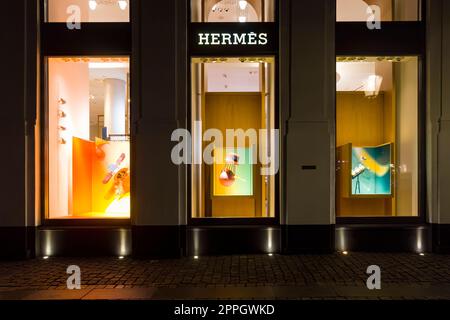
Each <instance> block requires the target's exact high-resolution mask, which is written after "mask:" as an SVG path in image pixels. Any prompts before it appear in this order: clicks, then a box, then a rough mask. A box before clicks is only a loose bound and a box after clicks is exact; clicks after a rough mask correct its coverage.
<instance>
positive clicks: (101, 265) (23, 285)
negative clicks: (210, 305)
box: [0, 253, 450, 290]
mask: <svg viewBox="0 0 450 320" xmlns="http://www.w3.org/2000/svg"><path fill="white" fill-rule="evenodd" d="M373 264H375V265H378V266H380V268H381V272H382V283H383V285H398V286H405V285H420V286H424V287H425V286H433V285H450V256H449V255H433V254H427V255H425V256H419V255H417V254H407V253H400V254H387V253H350V254H349V255H347V256H343V255H340V254H337V253H336V254H330V255H274V256H272V257H269V256H267V255H247V256H218V257H200V259H198V260H194V259H192V258H188V257H186V258H181V259H168V260H142V259H139V260H134V259H131V258H126V259H123V260H118V259H117V258H107V257H104V258H103V257H99V258H53V257H52V258H50V259H48V260H42V259H35V260H28V261H13V262H11V261H8V262H0V290H6V289H11V288H13V289H52V290H53V289H62V288H63V287H64V286H65V285H66V280H67V278H68V275H67V274H66V269H67V267H68V266H69V265H78V266H80V268H81V277H82V279H81V280H82V288H133V287H142V288H145V287H156V288H157V287H169V288H181V287H186V288H187V287H205V288H207V287H216V288H225V287H236V286H239V287H244V286H247V287H271V286H303V287H304V286H314V285H322V286H341V287H342V286H343V287H345V286H347V287H365V282H366V279H367V277H368V275H367V274H366V269H367V267H368V266H369V265H373Z"/></svg>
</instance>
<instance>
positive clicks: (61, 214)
mask: <svg viewBox="0 0 450 320" xmlns="http://www.w3.org/2000/svg"><path fill="white" fill-rule="evenodd" d="M66 2H67V1H64V0H49V1H34V2H32V3H30V2H29V1H23V2H19V3H17V4H14V5H13V8H11V10H10V11H11V12H9V14H8V16H5V19H4V20H2V23H4V24H5V26H8V28H9V29H11V26H15V27H16V28H17V30H20V32H21V34H23V38H22V39H18V38H15V37H14V36H12V35H7V37H8V41H9V43H11V46H12V47H13V48H14V51H13V52H18V53H19V52H20V54H17V55H14V56H13V57H11V55H10V52H9V54H8V57H6V52H4V53H3V54H4V55H5V59H6V58H8V61H11V66H9V68H12V69H14V72H11V75H14V76H13V77H12V78H11V79H10V81H8V83H5V85H3V86H2V87H3V88H4V90H5V96H8V99H7V100H8V101H7V103H8V104H9V105H18V104H20V103H22V102H23V104H22V105H21V106H23V107H22V108H21V107H17V108H7V109H5V110H4V113H5V119H10V121H8V123H7V125H6V126H5V127H4V129H3V130H5V135H6V136H8V137H10V139H11V142H12V145H13V147H11V150H10V152H11V159H8V163H11V164H12V165H11V164H9V165H8V166H7V167H8V168H10V169H8V170H6V172H5V174H6V176H7V177H6V179H7V180H5V181H12V183H11V184H10V185H9V184H8V186H7V185H5V186H4V192H3V196H4V197H5V199H4V203H5V206H4V209H2V210H4V211H3V212H2V218H1V219H0V238H1V239H2V240H4V241H3V242H2V243H5V244H6V243H8V244H9V245H8V246H6V247H5V250H4V253H3V254H2V256H5V257H33V256H60V255H63V256H64V255H117V256H128V255H132V256H136V257H141V256H143V257H167V256H168V257H178V256H184V255H187V256H199V255H209V254H240V253H270V254H272V253H285V254H289V253H302V252H314V253H315V252H333V251H336V250H337V251H353V250H358V251H405V252H431V251H434V252H448V249H449V247H450V228H449V225H450V213H449V212H450V211H449V210H447V209H446V208H447V207H448V204H447V200H446V199H447V198H448V197H446V185H447V181H450V171H449V172H447V169H446V168H447V166H446V165H445V163H446V159H447V157H449V156H450V154H448V152H447V151H446V147H445V146H446V144H447V143H448V141H447V139H450V136H449V135H448V134H447V129H446V121H447V120H446V118H447V116H446V114H447V113H448V112H447V109H448V110H450V101H449V99H448V97H447V94H446V90H445V88H446V86H448V80H449V79H450V78H449V77H450V69H449V68H448V65H447V60H448V59H447V58H446V57H448V56H450V54H449V52H448V49H449V48H450V47H448V45H447V42H448V41H446V39H450V29H448V26H447V25H448V24H446V21H447V20H450V15H448V14H447V12H450V10H448V9H450V7H449V4H447V3H446V2H445V1H440V0H431V1H423V2H421V1H406V2H404V1H366V2H364V1H362V0H355V1H353V0H352V1H350V0H348V1H345V0H338V1H336V3H334V1H327V0H321V1H311V2H310V3H308V5H307V6H305V4H304V3H303V2H302V1H289V0H279V1H276V0H260V1H257V0H252V1H236V0H223V1H213V0H192V1H161V2H158V3H155V2H153V1H138V0H131V1H78V2H79V3H75V2H77V1H69V2H70V4H69V2H67V3H66ZM349 2H352V5H351V6H349ZM369 2H370V3H369ZM369 5H371V6H377V7H368V6H369ZM447 7H448V8H447ZM367 8H372V10H375V11H372V14H374V15H375V16H377V14H378V12H376V8H380V9H381V11H380V12H379V13H380V16H379V19H380V20H381V22H380V25H378V24H377V21H373V19H372V20H371V18H369V17H372V15H370V14H369V15H368V12H367V11H366V10H367ZM446 9H447V10H446ZM369 13H370V12H369ZM447 15H448V16H447ZM78 18H79V19H80V20H81V23H80V24H77V23H76V22H77V19H78ZM375 20H377V19H375ZM24 21H26V23H24ZM5 26H4V27H5ZM447 29H448V30H447ZM19 71H20V72H19ZM6 93H8V94H6ZM24 119H25V123H24ZM22 128H25V129H24V130H22ZM19 129H20V130H19ZM229 130H234V132H233V133H231V134H232V135H231V140H232V142H233V145H232V146H231V147H230V146H229V145H228V144H226V145H224V144H222V143H219V141H218V140H219V139H218V138H219V137H221V138H223V139H225V138H228V136H229V132H228V131H229ZM239 130H240V131H241V132H243V133H244V139H242V140H241V141H240V140H239V138H237V136H235V135H236V131H239ZM24 131H25V134H24ZM252 138H255V139H254V140H252ZM208 154H209V155H213V156H212V157H211V158H212V160H211V161H208V159H206V158H205V155H208ZM219 160H220V161H219ZM5 161H6V159H5ZM5 167H6V162H5Z"/></svg>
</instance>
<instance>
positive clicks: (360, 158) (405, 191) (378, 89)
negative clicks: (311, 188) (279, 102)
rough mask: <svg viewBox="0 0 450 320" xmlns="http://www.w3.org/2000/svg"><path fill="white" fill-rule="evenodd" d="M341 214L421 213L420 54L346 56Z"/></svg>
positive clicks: (339, 105)
mask: <svg viewBox="0 0 450 320" xmlns="http://www.w3.org/2000/svg"><path fill="white" fill-rule="evenodd" d="M336 69H337V74H336V77H337V95H336V146H337V157H336V159H337V168H336V169H337V170H336V173H337V175H336V179H337V180H336V215H337V216H338V217H355V216H417V215H418V213H419V212H418V211H419V210H418V167H419V164H418V159H419V155H418V146H419V138H418V132H419V131H418V114H419V113H418V87H419V84H418V59H417V58H416V57H379V58H364V57H358V58H355V57H340V58H338V62H337V67H336Z"/></svg>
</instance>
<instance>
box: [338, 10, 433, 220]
mask: <svg viewBox="0 0 450 320" xmlns="http://www.w3.org/2000/svg"><path fill="white" fill-rule="evenodd" d="M420 16H421V17H422V19H421V20H420V21H411V22H409V21H408V22H399V21H397V22H395V21H394V22H381V25H382V27H381V29H380V30H369V29H368V28H367V26H366V23H365V22H336V52H335V55H336V58H337V57H339V56H364V57H376V56H387V57H389V56H414V57H417V59H418V88H417V94H418V100H417V101H418V123H417V130H418V155H417V156H418V171H419V172H418V199H417V201H418V213H417V214H418V215H417V216H401V217H399V216H393V217H381V216H380V217H377V216H373V217H370V216H368V217H337V216H336V224H338V225H343V224H347V225H352V224H353V225H356V224H373V225H375V224H392V225H399V224H402V225H408V224H411V225H418V224H424V223H426V212H427V208H426V204H427V195H426V190H427V189H426V147H427V146H426V108H427V104H426V40H425V39H426V36H425V35H426V19H425V17H426V12H425V3H424V1H422V12H421V13H420ZM336 93H337V92H336V87H335V97H336ZM335 110H336V103H335ZM334 121H335V123H336V117H334ZM335 139H336V134H335ZM335 141H336V140H335ZM335 183H336V182H335ZM333 196H334V197H335V198H336V197H337V194H336V191H335V193H334V195H333ZM335 213H336V211H335Z"/></svg>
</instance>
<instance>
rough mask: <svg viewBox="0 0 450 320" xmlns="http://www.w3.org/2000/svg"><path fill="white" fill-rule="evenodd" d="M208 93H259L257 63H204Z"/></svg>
mask: <svg viewBox="0 0 450 320" xmlns="http://www.w3.org/2000/svg"><path fill="white" fill-rule="evenodd" d="M205 74H206V88H207V89H206V90H207V91H208V92H259V91H260V71H259V63H241V62H237V63H205Z"/></svg>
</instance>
